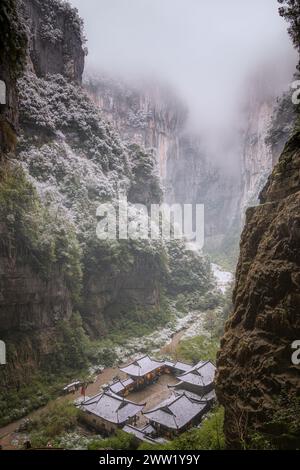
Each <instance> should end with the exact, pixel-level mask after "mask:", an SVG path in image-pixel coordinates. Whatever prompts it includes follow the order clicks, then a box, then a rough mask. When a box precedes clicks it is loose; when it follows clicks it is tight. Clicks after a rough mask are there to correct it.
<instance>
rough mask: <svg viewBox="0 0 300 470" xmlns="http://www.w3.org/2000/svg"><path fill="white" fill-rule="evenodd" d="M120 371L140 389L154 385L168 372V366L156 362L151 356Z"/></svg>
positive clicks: (138, 360)
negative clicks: (154, 382)
mask: <svg viewBox="0 0 300 470" xmlns="http://www.w3.org/2000/svg"><path fill="white" fill-rule="evenodd" d="M120 370H121V371H122V372H124V373H125V374H127V375H128V377H130V378H131V379H132V380H133V381H134V383H135V388H139V387H143V386H146V385H149V384H151V383H153V381H154V380H155V379H157V378H158V377H159V376H160V375H161V374H162V373H164V372H165V371H166V365H165V362H163V361H156V360H153V359H151V358H150V357H149V356H144V357H141V358H140V359H137V360H135V361H134V362H132V363H131V364H128V365H127V366H126V367H123V368H121V369H120Z"/></svg>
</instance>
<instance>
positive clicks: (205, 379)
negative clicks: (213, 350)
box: [175, 361, 216, 396]
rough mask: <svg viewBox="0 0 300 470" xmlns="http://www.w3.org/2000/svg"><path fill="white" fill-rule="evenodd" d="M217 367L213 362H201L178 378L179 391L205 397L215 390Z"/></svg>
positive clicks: (177, 386)
mask: <svg viewBox="0 0 300 470" xmlns="http://www.w3.org/2000/svg"><path fill="white" fill-rule="evenodd" d="M215 372H216V367H215V365H214V364H213V363H212V362H211V361H206V362H203V361H201V362H199V363H198V364H197V365H196V366H194V367H192V368H190V369H189V370H188V371H187V372H185V373H184V374H182V375H180V376H178V377H177V378H178V380H180V382H179V383H178V384H177V385H176V387H175V388H177V389H184V390H188V391H190V392H193V393H195V394H197V395H198V396H203V395H204V394H206V393H208V392H210V391H212V390H213V388H214V378H215Z"/></svg>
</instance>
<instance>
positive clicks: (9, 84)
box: [0, 0, 27, 155]
mask: <svg viewBox="0 0 300 470" xmlns="http://www.w3.org/2000/svg"><path fill="white" fill-rule="evenodd" d="M0 31H1V36H2V39H1V42H0V56H1V62H0V80H2V81H3V82H4V89H2V88H1V90H2V93H3V97H2V98H3V101H4V102H3V103H2V102H1V103H0V154H1V155H2V154H6V153H8V152H10V151H13V150H14V147H15V143H16V138H15V133H16V130H17V126H18V105H17V92H16V80H17V77H18V74H19V72H20V70H21V69H22V66H23V62H24V59H25V48H26V43H27V37H26V34H25V31H24V29H23V27H22V25H21V23H20V21H19V17H18V5H17V3H16V2H15V1H14V0H3V1H2V2H1V6H0ZM2 86H3V85H2Z"/></svg>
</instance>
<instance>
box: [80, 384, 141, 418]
mask: <svg viewBox="0 0 300 470" xmlns="http://www.w3.org/2000/svg"><path fill="white" fill-rule="evenodd" d="M144 406H145V404H137V403H133V402H131V401H129V400H125V398H121V397H119V396H118V395H116V394H114V393H113V392H111V391H107V392H104V393H101V394H99V395H96V396H94V397H92V398H90V399H89V400H86V401H85V402H84V403H82V405H81V409H82V410H83V411H86V412H89V413H92V414H93V415H95V416H98V417H100V418H103V419H105V420H106V421H109V422H111V423H116V424H122V423H125V422H126V421H127V420H128V419H129V418H131V417H133V416H135V415H136V414H137V413H139V412H140V411H142V409H143V408H144Z"/></svg>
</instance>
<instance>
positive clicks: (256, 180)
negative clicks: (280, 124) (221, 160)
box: [241, 101, 274, 217]
mask: <svg viewBox="0 0 300 470" xmlns="http://www.w3.org/2000/svg"><path fill="white" fill-rule="evenodd" d="M273 114H274V103H273V102H271V101H269V102H268V101H265V102H262V103H261V102H254V103H253V104H252V109H251V111H250V112H249V118H248V128H247V130H246V134H245V141H244V149H243V160H242V188H243V192H242V197H241V210H242V217H243V216H244V213H245V210H246V209H247V208H248V207H249V206H251V205H256V204H257V202H258V196H259V193H260V191H261V190H262V188H263V187H264V185H265V184H266V181H267V178H268V176H269V174H270V173H271V171H272V168H273V154H272V148H271V145H270V144H269V143H268V142H267V136H268V131H269V128H270V126H271V122H272V117H273Z"/></svg>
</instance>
